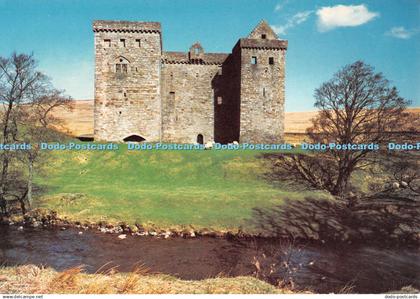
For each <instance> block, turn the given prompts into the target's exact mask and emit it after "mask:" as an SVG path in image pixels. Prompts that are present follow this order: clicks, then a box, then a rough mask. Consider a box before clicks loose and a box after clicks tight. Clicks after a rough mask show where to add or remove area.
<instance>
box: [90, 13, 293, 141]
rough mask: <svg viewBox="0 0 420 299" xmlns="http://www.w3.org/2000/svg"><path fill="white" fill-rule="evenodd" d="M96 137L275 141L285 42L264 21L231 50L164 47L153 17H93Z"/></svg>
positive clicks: (280, 122) (279, 135)
mask: <svg viewBox="0 0 420 299" xmlns="http://www.w3.org/2000/svg"><path fill="white" fill-rule="evenodd" d="M93 32H94V35H95V107H94V138H95V140H99V141H101V140H102V141H147V142H174V143H206V142H208V141H215V142H220V143H229V142H233V141H238V142H241V143H245V142H246V143H279V142H282V140H283V133H284V100H285V95H284V80H285V54H286V49H287V41H285V40H280V39H279V38H278V37H277V35H276V34H275V33H274V32H273V30H272V29H271V28H270V26H269V25H268V24H267V23H266V22H265V21H261V22H260V23H259V24H258V25H257V27H255V29H254V30H253V31H252V32H251V33H250V34H249V35H248V37H246V38H240V39H239V40H238V42H237V43H236V45H235V46H234V47H233V50H232V53H205V51H204V49H203V48H202V46H201V45H200V44H199V43H198V42H197V43H195V44H193V45H192V46H191V47H190V49H189V51H188V52H166V51H163V49H162V31H161V25H160V23H157V22H126V21H95V22H94V23H93Z"/></svg>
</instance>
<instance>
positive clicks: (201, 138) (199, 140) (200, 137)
mask: <svg viewBox="0 0 420 299" xmlns="http://www.w3.org/2000/svg"><path fill="white" fill-rule="evenodd" d="M197 143H198V144H204V137H203V135H202V134H198V135H197Z"/></svg>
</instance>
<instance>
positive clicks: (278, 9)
mask: <svg viewBox="0 0 420 299" xmlns="http://www.w3.org/2000/svg"><path fill="white" fill-rule="evenodd" d="M287 3H289V0H283V1H282V2H280V3H278V4H277V5H276V6H275V7H274V11H280V10H282V9H283V8H284V7H285V6H286V4H287Z"/></svg>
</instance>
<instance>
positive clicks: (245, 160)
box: [36, 145, 323, 230]
mask: <svg viewBox="0 0 420 299" xmlns="http://www.w3.org/2000/svg"><path fill="white" fill-rule="evenodd" d="M48 154H49V155H50V157H49V161H48V163H47V164H46V165H45V166H44V167H43V169H42V171H41V172H40V174H39V175H38V177H37V178H36V183H37V185H39V186H41V187H42V189H43V193H42V194H41V195H40V197H39V198H38V199H37V205H38V207H42V208H48V209H53V210H56V211H57V212H58V213H59V215H60V216H66V217H68V218H69V219H70V220H75V221H85V220H88V221H101V220H102V221H106V222H110V223H115V222H120V221H125V222H127V223H128V224H134V223H139V224H143V225H145V226H153V225H155V226H157V227H158V228H170V227H189V226H191V227H194V228H200V229H201V228H208V229H217V230H227V229H230V230H235V229H238V228H239V227H241V226H243V227H244V228H245V229H247V227H246V226H247V219H249V217H250V216H251V213H252V209H253V208H254V207H269V206H271V205H277V204H281V203H282V202H283V200H284V199H285V198H290V199H296V200H298V199H301V198H303V197H304V196H307V195H309V194H311V195H314V193H313V192H311V193H309V192H302V191H296V190H291V189H290V188H288V187H286V186H280V185H273V184H272V183H270V182H268V181H267V180H266V179H265V178H264V174H265V173H266V172H267V171H268V165H267V162H266V161H264V159H262V158H261V152H257V151H219V150H211V151H199V150H197V151H157V150H150V151H128V150H127V149H126V146H125V145H123V146H121V148H120V150H118V151H108V152H107V151H97V152H95V151H56V152H49V153H48ZM315 196H323V194H321V193H319V194H315Z"/></svg>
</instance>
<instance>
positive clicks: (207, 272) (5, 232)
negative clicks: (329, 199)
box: [0, 226, 420, 293]
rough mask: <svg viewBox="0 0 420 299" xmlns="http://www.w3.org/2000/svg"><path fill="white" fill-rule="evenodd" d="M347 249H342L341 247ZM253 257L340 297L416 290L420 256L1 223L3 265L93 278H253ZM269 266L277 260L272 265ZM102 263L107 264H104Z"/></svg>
mask: <svg viewBox="0 0 420 299" xmlns="http://www.w3.org/2000/svg"><path fill="white" fill-rule="evenodd" d="M344 249H345V250H344ZM255 257H256V258H257V259H260V257H261V258H264V259H266V260H267V261H269V264H270V265H274V264H275V265H276V267H274V270H275V271H274V272H273V273H270V275H268V276H265V277H263V278H264V279H266V280H268V281H269V282H271V283H276V282H278V281H281V280H283V281H291V282H293V285H294V287H295V288H297V289H312V290H314V291H316V292H333V291H335V292H337V291H339V290H340V289H342V288H343V287H344V286H346V287H348V288H350V289H351V290H352V291H353V292H364V293H372V292H385V291H390V290H398V289H401V287H402V286H407V285H412V286H413V287H416V288H419V287H420V279H419V277H420V256H419V250H418V249H417V250H415V249H392V250H391V249H388V250H385V249H381V248H374V247H361V246H358V247H356V246H354V247H346V248H336V249H334V248H324V247H319V246H314V245H306V246H301V245H299V246H297V245H296V246H284V244H283V245H282V244H281V243H279V242H278V241H272V240H271V241H269V240H257V241H245V240H242V241H229V240H226V239H213V238H196V239H181V238H174V239H158V238H149V237H131V236H128V237H127V238H126V239H124V240H120V239H118V238H117V236H116V235H105V234H101V233H98V232H93V231H85V232H83V234H79V233H78V231H77V230H73V229H70V230H65V231H61V230H35V229H27V228H25V229H24V230H23V231H18V230H17V229H16V228H15V227H5V226H0V263H3V264H8V265H15V264H26V263H31V264H37V265H45V266H49V267H52V268H54V269H56V270H64V269H67V268H70V267H75V266H79V265H84V266H85V270H86V271H87V272H90V273H94V272H95V271H97V270H98V269H101V271H105V270H106V269H109V268H111V267H114V266H118V267H117V269H118V270H119V271H122V272H124V271H130V270H132V269H133V268H135V266H136V265H137V266H138V265H143V266H145V267H147V268H149V269H150V271H151V272H152V273H157V272H159V273H165V274H171V275H174V276H178V277H180V278H182V279H194V280H197V279H204V278H209V277H215V276H217V275H220V274H223V275H228V276H238V275H253V274H254V272H255V270H256V267H255V263H253V261H255ZM273 261H274V262H273ZM104 265H106V266H104ZM261 266H262V267H265V265H264V261H262V260H261Z"/></svg>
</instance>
